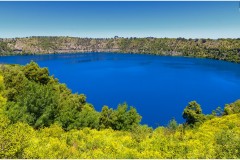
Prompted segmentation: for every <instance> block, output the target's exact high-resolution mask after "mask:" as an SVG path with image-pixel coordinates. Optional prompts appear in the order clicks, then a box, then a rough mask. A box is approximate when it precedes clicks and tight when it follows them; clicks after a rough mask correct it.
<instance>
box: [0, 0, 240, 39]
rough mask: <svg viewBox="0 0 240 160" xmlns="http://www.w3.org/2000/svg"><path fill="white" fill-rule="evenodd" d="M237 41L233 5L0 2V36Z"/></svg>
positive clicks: (239, 22) (239, 25) (239, 32)
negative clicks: (149, 37)
mask: <svg viewBox="0 0 240 160" xmlns="http://www.w3.org/2000/svg"><path fill="white" fill-rule="evenodd" d="M115 35H117V36H121V37H122V36H123V37H148V36H152V37H174V38H175V37H185V38H240V12H239V2H236V1H235V2H170V1H169V2H126V1H125V2H0V37H2V38H5V37H9V38H11V37H26V36H74V37H95V38H102V37H114V36H115Z"/></svg>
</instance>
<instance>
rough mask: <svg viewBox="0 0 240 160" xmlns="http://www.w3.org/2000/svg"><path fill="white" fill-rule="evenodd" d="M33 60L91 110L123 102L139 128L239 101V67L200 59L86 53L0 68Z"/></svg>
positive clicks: (9, 60)
mask: <svg viewBox="0 0 240 160" xmlns="http://www.w3.org/2000/svg"><path fill="white" fill-rule="evenodd" d="M31 60H33V61H36V62H37V63H38V64H39V65H40V66H41V67H48V69H49V71H50V74H51V75H54V76H55V77H56V78H58V79H59V81H60V82H61V83H66V84H67V86H68V87H69V88H70V89H71V90H72V91H73V92H78V93H84V94H85V95H86V96H87V101H88V102H89V103H92V104H93V105H94V107H95V109H96V110H98V111H101V108H102V106H103V105H107V106H109V107H111V108H117V105H118V104H119V103H123V102H127V103H128V104H129V105H131V106H134V107H135V108H137V111H138V112H139V113H140V115H141V116H142V117H143V118H142V122H141V123H142V124H148V125H149V126H152V127H157V126H158V125H167V123H168V122H169V120H170V119H171V118H173V117H174V118H175V119H176V120H177V121H178V122H179V123H182V122H184V120H183V119H182V112H183V109H184V108H185V107H186V106H187V104H188V102H190V101H192V100H196V101H197V102H198V103H199V104H200V105H201V107H202V109H203V112H204V113H205V114H208V113H211V111H212V110H213V109H216V108H217V107H218V106H221V107H222V108H223V107H224V105H225V104H227V103H231V102H234V101H235V100H237V99H239V98H240V64H234V63H230V62H224V61H217V60H211V59H201V58H184V57H168V56H154V55H140V54H113V53H86V54H54V55H31V56H5V57H0V63H11V64H23V65H25V64H27V63H29V62H30V61H31Z"/></svg>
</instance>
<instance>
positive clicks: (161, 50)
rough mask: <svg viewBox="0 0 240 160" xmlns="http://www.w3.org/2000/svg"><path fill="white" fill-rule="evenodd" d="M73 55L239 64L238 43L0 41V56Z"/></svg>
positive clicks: (153, 40)
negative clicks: (115, 54) (179, 58)
mask: <svg viewBox="0 0 240 160" xmlns="http://www.w3.org/2000/svg"><path fill="white" fill-rule="evenodd" d="M69 52H71V53H74V52H75V53H76V52H121V53H144V54H156V55H172V56H190V57H203V58H212V59H219V60H226V61H231V62H237V63H239V62H240V39H216V40H215V39H185V38H152V37H148V38H119V37H115V38H108V39H106V38H105V39H92V38H74V37H29V38H15V39H0V55H9V54H35V53H37V54H48V53H69Z"/></svg>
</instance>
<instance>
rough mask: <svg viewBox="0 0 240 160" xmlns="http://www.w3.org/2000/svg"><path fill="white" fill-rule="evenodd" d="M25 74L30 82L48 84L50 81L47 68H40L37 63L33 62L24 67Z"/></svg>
mask: <svg viewBox="0 0 240 160" xmlns="http://www.w3.org/2000/svg"><path fill="white" fill-rule="evenodd" d="M23 73H24V74H25V76H26V77H27V79H29V80H30V81H35V82H37V83H41V84H47V83H48V82H49V80H50V77H49V72H48V69H47V68H40V67H39V66H38V64H37V63H35V62H33V61H31V62H30V63H29V64H27V65H26V66H24V67H23Z"/></svg>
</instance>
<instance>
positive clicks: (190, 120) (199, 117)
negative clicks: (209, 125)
mask: <svg viewBox="0 0 240 160" xmlns="http://www.w3.org/2000/svg"><path fill="white" fill-rule="evenodd" d="M182 116H183V118H184V119H186V123H187V124H189V125H194V124H196V123H202V122H203V120H204V115H203V114H202V109H201V107H200V105H199V104H198V103H197V102H196V101H191V102H189V104H188V106H186V108H185V109H184V111H183V114H182Z"/></svg>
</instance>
